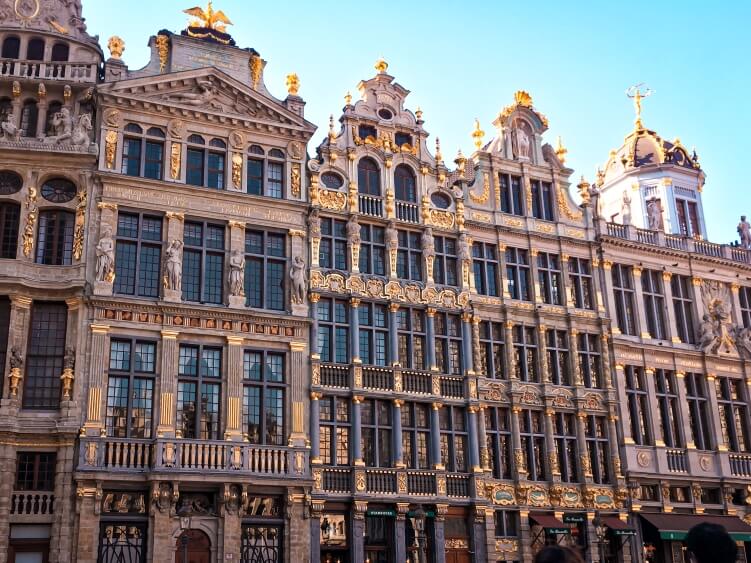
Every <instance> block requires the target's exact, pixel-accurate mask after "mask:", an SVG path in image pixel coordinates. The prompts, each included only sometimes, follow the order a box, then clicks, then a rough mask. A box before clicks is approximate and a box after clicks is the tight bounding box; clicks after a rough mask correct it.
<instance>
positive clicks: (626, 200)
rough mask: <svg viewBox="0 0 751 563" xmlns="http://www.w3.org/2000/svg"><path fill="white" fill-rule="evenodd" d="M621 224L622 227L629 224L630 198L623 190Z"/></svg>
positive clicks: (626, 191)
mask: <svg viewBox="0 0 751 563" xmlns="http://www.w3.org/2000/svg"><path fill="white" fill-rule="evenodd" d="M621 222H622V223H623V224H624V225H630V224H631V196H630V195H628V190H623V200H622V201H621Z"/></svg>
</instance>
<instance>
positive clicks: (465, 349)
mask: <svg viewBox="0 0 751 563" xmlns="http://www.w3.org/2000/svg"><path fill="white" fill-rule="evenodd" d="M462 369H463V370H464V375H465V376H467V375H474V374H475V370H474V369H473V368H472V313H469V312H466V311H465V312H464V313H462Z"/></svg>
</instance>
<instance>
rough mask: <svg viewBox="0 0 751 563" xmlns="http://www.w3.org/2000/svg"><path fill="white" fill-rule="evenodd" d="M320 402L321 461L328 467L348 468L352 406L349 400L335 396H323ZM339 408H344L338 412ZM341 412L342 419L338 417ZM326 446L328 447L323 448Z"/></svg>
mask: <svg viewBox="0 0 751 563" xmlns="http://www.w3.org/2000/svg"><path fill="white" fill-rule="evenodd" d="M320 401H321V404H320V413H321V414H320V417H319V428H320V431H319V450H320V453H321V461H322V462H323V464H324V465H328V466H345V467H346V466H349V465H350V459H351V452H350V449H351V448H350V444H351V438H352V405H351V402H350V399H349V397H340V396H337V395H325V396H323V397H321V399H320ZM325 402H328V403H329V406H328V407H324V403H325ZM340 406H343V407H344V409H343V411H340V410H339V407H340ZM341 412H344V413H345V415H346V416H345V417H344V418H342V419H340V417H339V415H340V413H341ZM326 413H328V414H329V415H330V417H329V418H325V415H326ZM324 435H326V437H324ZM345 436H346V437H345ZM326 445H328V447H325V446H326ZM326 450H328V451H326Z"/></svg>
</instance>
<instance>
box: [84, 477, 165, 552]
mask: <svg viewBox="0 0 751 563" xmlns="http://www.w3.org/2000/svg"><path fill="white" fill-rule="evenodd" d="M154 484H155V485H156V483H154ZM170 490H171V491H172V493H173V494H174V493H177V491H175V490H174V489H172V488H171V487H170ZM152 498H153V497H152ZM174 502H177V498H174ZM152 503H153V504H156V503H155V502H154V501H153V500H152ZM175 508H176V507H175V506H174V503H173V505H172V506H171V507H170V506H164V508H160V507H156V508H152V511H151V512H152V518H151V521H150V522H149V527H150V528H152V530H150V534H151V537H150V538H149V539H151V540H152V542H151V544H152V547H151V548H150V550H151V553H153V554H154V555H155V557H153V558H152V560H153V561H155V562H156V561H159V554H163V555H165V556H166V558H168V559H167V561H164V562H163V563H172V561H173V560H174V553H175V538H174V537H173V534H174V533H175V532H176V528H177V527H178V526H179V525H180V524H179V521H177V519H174V520H173V517H172V512H173V511H174V510H175ZM94 561H96V559H95V560H94ZM92 563H93V562H92Z"/></svg>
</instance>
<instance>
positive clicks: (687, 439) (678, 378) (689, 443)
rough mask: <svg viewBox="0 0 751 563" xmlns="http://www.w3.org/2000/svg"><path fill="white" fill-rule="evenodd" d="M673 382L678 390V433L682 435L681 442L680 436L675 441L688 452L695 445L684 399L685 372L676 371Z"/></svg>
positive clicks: (686, 400)
mask: <svg viewBox="0 0 751 563" xmlns="http://www.w3.org/2000/svg"><path fill="white" fill-rule="evenodd" d="M675 382H676V385H677V390H678V417H679V420H680V425H679V426H680V428H679V431H680V433H681V434H682V435H683V436H682V438H683V439H682V440H681V439H680V438H681V437H680V436H677V437H676V438H678V439H677V440H676V441H677V443H682V444H683V445H684V446H685V447H686V448H688V449H690V450H695V449H696V444H694V436H693V433H692V432H691V421H690V418H689V414H690V413H689V407H688V399H686V372H685V371H676V372H675Z"/></svg>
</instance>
